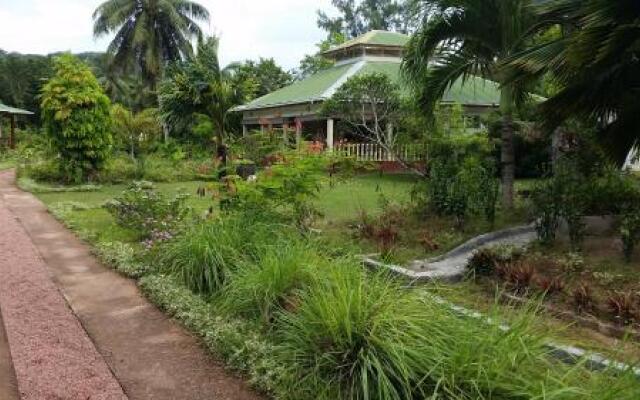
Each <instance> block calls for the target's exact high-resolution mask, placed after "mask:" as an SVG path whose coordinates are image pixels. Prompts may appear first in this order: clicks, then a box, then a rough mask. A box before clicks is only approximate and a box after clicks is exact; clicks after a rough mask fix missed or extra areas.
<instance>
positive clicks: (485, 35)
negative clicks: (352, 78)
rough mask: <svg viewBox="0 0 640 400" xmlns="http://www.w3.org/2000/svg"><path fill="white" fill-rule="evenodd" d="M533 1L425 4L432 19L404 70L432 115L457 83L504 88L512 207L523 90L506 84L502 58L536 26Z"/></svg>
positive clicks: (506, 181) (506, 175)
mask: <svg viewBox="0 0 640 400" xmlns="http://www.w3.org/2000/svg"><path fill="white" fill-rule="evenodd" d="M530 2H531V0H422V3H423V6H424V8H425V9H430V10H431V12H432V14H431V15H430V18H428V19H427V18H425V19H424V22H423V24H422V26H421V27H420V28H419V29H418V31H417V32H416V33H415V34H414V36H413V37H412V39H411V41H410V42H409V45H408V49H407V53H406V55H405V60H404V63H403V71H404V72H405V75H406V76H407V78H408V79H409V80H410V81H411V82H412V83H413V85H414V87H416V89H417V91H418V97H419V98H420V100H421V102H422V103H423V105H424V106H425V107H426V108H427V109H428V110H429V111H432V110H433V109H434V107H435V105H436V103H437V102H438V100H440V99H441V98H442V96H443V94H444V93H445V91H446V90H447V89H448V88H449V87H450V86H451V85H452V84H453V83H454V82H456V81H457V80H459V79H461V78H462V79H465V78H467V77H469V76H472V75H478V76H482V77H485V78H488V79H491V80H494V81H496V82H498V83H500V84H501V99H500V111H501V113H502V118H503V121H502V155H501V162H502V186H503V190H502V191H503V204H504V206H505V207H512V206H513V181H514V178H515V155H514V145H513V133H514V123H513V118H514V114H515V112H516V106H517V104H518V103H519V101H521V100H523V99H524V94H525V91H524V90H523V89H522V88H521V87H519V86H518V85H516V84H515V83H509V84H507V83H506V82H505V80H504V76H503V75H502V74H501V71H500V69H499V66H500V62H501V60H504V59H506V58H507V57H509V56H511V55H512V54H514V53H515V52H517V51H518V50H520V49H521V46H522V44H523V42H522V41H521V38H522V36H523V35H524V33H525V32H526V31H527V29H528V28H529V27H530V26H531V25H532V24H533V21H534V18H533V13H532V10H531V8H530V7H529V5H530Z"/></svg>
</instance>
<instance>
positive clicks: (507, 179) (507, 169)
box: [500, 88, 516, 209]
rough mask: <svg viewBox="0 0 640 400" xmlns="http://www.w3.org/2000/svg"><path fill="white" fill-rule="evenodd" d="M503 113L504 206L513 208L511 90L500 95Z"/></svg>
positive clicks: (501, 158) (513, 176)
mask: <svg viewBox="0 0 640 400" xmlns="http://www.w3.org/2000/svg"><path fill="white" fill-rule="evenodd" d="M500 111H501V112H502V146H501V147H502V148H501V157H500V162H501V164H502V165H501V167H502V205H503V207H504V208H506V209H510V208H513V182H514V180H515V159H516V156H515V149H514V145H513V131H514V129H513V95H512V93H511V90H510V89H509V88H503V89H502V92H501V94H500Z"/></svg>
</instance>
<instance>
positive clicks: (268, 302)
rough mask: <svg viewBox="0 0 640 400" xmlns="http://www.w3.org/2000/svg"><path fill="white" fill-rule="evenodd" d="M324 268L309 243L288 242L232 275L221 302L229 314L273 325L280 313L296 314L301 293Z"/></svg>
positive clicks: (261, 254)
mask: <svg viewBox="0 0 640 400" xmlns="http://www.w3.org/2000/svg"><path fill="white" fill-rule="evenodd" d="M322 264H323V260H322V257H320V256H319V255H318V254H317V253H316V251H315V250H314V249H313V247H312V246H311V245H310V244H309V243H305V242H304V241H302V240H295V239H294V240H291V239H289V238H287V240H286V241H285V242H282V243H280V242H278V243H276V244H275V245H274V246H265V249H264V251H262V252H261V253H260V255H259V257H258V259H257V260H256V261H251V262H248V263H246V265H243V266H241V267H240V268H238V269H237V270H236V271H235V272H232V273H231V279H230V282H229V284H228V285H227V286H226V287H225V288H224V290H223V291H222V293H221V295H220V300H219V301H220V303H221V305H222V308H223V309H225V310H227V311H229V312H233V313H234V314H239V315H244V316H248V317H253V318H255V317H259V318H260V320H261V321H262V322H263V323H264V324H271V323H273V322H274V318H275V315H276V313H277V312H280V311H281V310H289V311H295V309H296V307H297V303H298V299H297V291H298V290H301V289H303V288H304V287H306V286H307V285H308V283H309V281H310V280H311V276H312V274H314V273H318V272H321V269H322V267H321V265H322Z"/></svg>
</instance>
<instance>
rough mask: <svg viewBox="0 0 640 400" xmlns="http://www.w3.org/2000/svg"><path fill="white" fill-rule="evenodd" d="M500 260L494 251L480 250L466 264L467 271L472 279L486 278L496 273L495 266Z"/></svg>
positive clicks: (488, 249) (489, 249)
mask: <svg viewBox="0 0 640 400" xmlns="http://www.w3.org/2000/svg"><path fill="white" fill-rule="evenodd" d="M501 261H502V260H501V259H500V256H499V255H498V254H497V253H496V251H495V250H494V249H491V248H482V249H480V250H477V251H475V252H474V253H473V255H472V256H471V259H470V260H469V263H468V264H467V271H468V272H469V273H470V274H472V275H473V276H474V277H487V276H491V275H493V274H494V273H495V272H496V266H497V265H498V263H500V262H501Z"/></svg>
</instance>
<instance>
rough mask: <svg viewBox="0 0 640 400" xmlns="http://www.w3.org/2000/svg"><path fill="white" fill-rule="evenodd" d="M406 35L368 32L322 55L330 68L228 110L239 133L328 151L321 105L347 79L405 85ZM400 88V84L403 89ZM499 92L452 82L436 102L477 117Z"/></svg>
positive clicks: (479, 83)
mask: <svg viewBox="0 0 640 400" xmlns="http://www.w3.org/2000/svg"><path fill="white" fill-rule="evenodd" d="M408 41H409V36H406V35H403V34H400V33H395V32H386V31H371V32H369V33H366V34H364V35H362V36H359V37H357V38H355V39H353V40H350V41H348V42H346V43H344V44H342V45H340V46H337V47H334V48H332V49H330V50H328V51H326V52H325V53H324V56H325V57H327V58H329V59H331V60H333V61H334V62H335V64H334V65H333V66H332V67H331V68H328V69H326V70H323V71H320V72H318V73H317V74H315V75H312V76H309V77H307V78H305V79H302V80H300V81H297V82H295V83H293V84H291V85H290V86H287V87H284V88H282V89H280V90H277V91H275V92H273V93H270V94H267V95H265V96H263V97H260V98H258V99H255V100H253V101H251V102H249V103H247V104H245V105H242V106H239V107H236V108H234V109H233V110H232V111H235V112H242V114H243V119H242V123H243V133H244V134H246V133H247V131H249V130H257V129H261V130H265V129H270V130H271V129H277V130H282V131H283V134H284V135H285V136H286V137H288V135H290V134H291V135H293V134H295V135H296V139H297V140H298V141H299V140H300V139H301V138H306V139H312V140H322V141H323V142H324V143H325V146H326V147H327V148H328V149H333V148H334V141H335V140H336V139H337V138H338V137H339V135H340V133H338V132H336V125H335V124H336V117H333V118H332V117H329V118H328V117H327V116H323V115H322V114H321V113H320V110H321V108H322V104H323V102H324V101H325V100H327V99H329V98H331V97H332V96H333V94H334V93H335V92H336V90H337V89H338V88H340V86H342V85H343V84H344V83H345V82H346V81H347V80H348V79H349V78H351V77H354V76H357V75H361V74H367V73H384V74H386V75H388V76H389V77H390V78H391V80H392V81H394V82H396V83H397V84H399V85H400V86H401V87H402V86H405V85H404V83H403V81H402V78H401V71H400V66H401V63H402V57H403V55H404V49H405V46H406V44H407V43H408ZM405 87H406V86H405ZM499 101H500V92H499V88H498V85H497V84H496V83H495V82H492V81H489V80H485V79H482V78H479V77H472V78H469V79H467V80H466V81H465V82H464V84H463V83H462V81H460V82H457V83H455V84H454V85H453V86H452V87H451V89H450V90H449V91H447V92H446V93H445V95H444V97H443V99H442V102H441V103H442V104H447V103H450V104H451V103H459V104H461V105H462V106H463V109H464V112H465V114H466V115H480V114H484V113H487V112H489V111H490V110H494V109H497V108H498V107H499Z"/></svg>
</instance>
